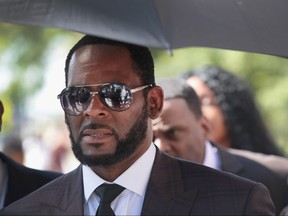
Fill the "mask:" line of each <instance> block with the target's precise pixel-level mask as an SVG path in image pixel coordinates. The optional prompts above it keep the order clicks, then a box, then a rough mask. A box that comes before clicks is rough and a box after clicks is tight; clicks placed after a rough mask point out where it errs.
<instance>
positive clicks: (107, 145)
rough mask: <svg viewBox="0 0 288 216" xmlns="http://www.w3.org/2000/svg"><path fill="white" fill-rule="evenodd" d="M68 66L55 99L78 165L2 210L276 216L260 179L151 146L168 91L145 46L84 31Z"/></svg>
mask: <svg viewBox="0 0 288 216" xmlns="http://www.w3.org/2000/svg"><path fill="white" fill-rule="evenodd" d="M65 65H66V66H65V77H66V88H65V89H64V90H63V91H62V92H61V93H60V94H59V95H58V98H59V99H60V102H61V105H62V108H63V110H64V112H65V121H66V124H67V126H68V129H69V133H70V139H71V143H72V150H73V152H74V154H75V156H76V158H77V159H78V160H79V161H80V162H81V165H79V167H78V168H76V169H75V170H73V171H71V172H69V173H67V174H64V175H63V176H62V177H59V178H58V179H56V180H55V181H53V182H51V183H50V184H48V185H45V186H44V187H42V188H41V189H39V190H37V191H36V192H35V193H33V194H29V195H28V196H26V197H25V198H24V199H21V200H19V201H17V202H15V203H13V204H11V205H10V206H8V207H6V208H5V209H4V211H5V212H7V213H11V214H17V213H22V214H23V213H24V214H38V215H47V214H48V215H83V214H84V215H95V214H97V215H101V214H104V213H106V211H107V212H108V211H109V213H110V214H111V215H113V214H114V213H115V215H203V214H210V215H211V214H218V215H237V214H248V215H251V214H252V215H257V214H258V215H273V214H274V205H273V202H272V200H271V197H270V194H269V191H268V190H267V188H266V187H265V186H263V185H262V184H260V183H256V182H252V181H249V180H247V179H243V178H240V177H238V176H235V175H232V174H229V173H224V172H220V171H217V170H214V169H211V168H208V167H205V166H202V165H199V164H195V163H192V162H187V161H183V160H180V159H175V158H172V157H170V156H168V155H166V154H164V153H162V152H161V151H159V149H158V148H157V147H156V146H155V145H154V144H153V142H152V139H153V131H152V120H153V119H156V118H157V117H158V116H159V115H160V113H161V110H162V106H163V92H162V89H161V88H160V87H159V86H157V85H156V84H155V78H154V62H153V58H152V56H151V52H150V51H149V49H148V48H147V47H142V46H138V45H133V44H129V43H124V42H118V41H113V40H109V39H105V38H100V37H96V36H89V35H86V36H84V37H83V38H82V39H80V41H78V42H77V43H76V44H75V45H74V46H73V47H72V49H71V50H70V52H69V53H68V56H67V59H66V64H65ZM111 188H112V190H110V189H111ZM112 191H113V192H115V194H113V195H114V196H113V197H110V195H111V193H112ZM110 192H111V193H110ZM116 192H117V193H116ZM107 196H108V197H110V200H109V201H106V199H105V197H107ZM103 202H108V204H107V205H104V204H103ZM109 204H110V205H109ZM104 211H105V212H104Z"/></svg>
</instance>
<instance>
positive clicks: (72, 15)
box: [0, 0, 288, 56]
mask: <svg viewBox="0 0 288 216" xmlns="http://www.w3.org/2000/svg"><path fill="white" fill-rule="evenodd" d="M287 20H288V1H286V0H278V1H271V0H0V21H2V22H10V23H20V24H29V25H36V26H46V27H56V28H63V29H67V30H73V31H77V32H81V33H85V34H93V35H98V36H103V37H107V38H112V39H116V40H121V41H126V42H131V43H135V44H139V45H146V46H149V47H154V48H162V49H168V50H171V49H175V48H182V47H190V46H201V47H213V48H224V49H232V50H240V51H248V52H256V53H264V54H272V55H278V56H288V46H287V45H286V43H287V38H288V22H287Z"/></svg>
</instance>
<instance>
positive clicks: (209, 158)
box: [203, 141, 221, 170]
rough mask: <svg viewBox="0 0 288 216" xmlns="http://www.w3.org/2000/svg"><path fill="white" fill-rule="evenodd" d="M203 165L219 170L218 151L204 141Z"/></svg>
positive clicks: (219, 159)
mask: <svg viewBox="0 0 288 216" xmlns="http://www.w3.org/2000/svg"><path fill="white" fill-rule="evenodd" d="M203 165H205V166H208V167H211V168H213V169H217V170H221V158H220V155H219V152H218V149H217V148H216V147H214V146H213V145H212V144H211V143H210V142H209V141H205V157H204V162H203Z"/></svg>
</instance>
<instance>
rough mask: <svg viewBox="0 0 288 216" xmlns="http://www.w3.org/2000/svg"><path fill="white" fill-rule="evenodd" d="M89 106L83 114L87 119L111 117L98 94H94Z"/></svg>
mask: <svg viewBox="0 0 288 216" xmlns="http://www.w3.org/2000/svg"><path fill="white" fill-rule="evenodd" d="M91 97H92V99H91V101H90V104H89V106H88V107H87V109H86V110H85V111H84V112H83V114H84V116H85V117H88V118H89V117H102V118H103V117H106V116H108V115H109V110H108V109H109V108H107V107H106V106H105V105H104V104H103V103H102V101H101V100H100V99H99V97H98V94H96V93H95V94H93V95H92V96H91Z"/></svg>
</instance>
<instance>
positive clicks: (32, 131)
mask: <svg viewBox="0 0 288 216" xmlns="http://www.w3.org/2000/svg"><path fill="white" fill-rule="evenodd" d="M80 37H82V34H78V33H72V32H68V31H63V30H56V29H44V28H36V27H26V26H18V25H8V24H0V54H1V55H0V56H1V57H0V99H1V100H2V101H3V103H4V106H5V113H4V116H3V126H2V131H1V133H0V141H1V139H2V138H3V137H4V136H5V135H7V134H9V133H11V132H14V133H16V134H18V135H21V138H22V139H23V144H24V151H25V165H27V166H30V167H34V168H39V169H50V170H58V171H63V172H67V171H70V170H71V169H73V168H75V166H77V165H78V161H76V159H75V158H74V156H73V154H72V151H71V149H70V141H69V136H68V133H67V128H66V125H65V123H64V116H63V111H62V109H61V106H60V102H59V100H58V99H57V95H58V94H59V93H60V92H61V90H62V89H63V88H64V86H65V83H64V62H65V59H66V55H67V53H68V51H69V49H70V48H71V47H72V45H73V44H74V43H75V42H76V41H78V39H79V38H80ZM152 53H153V56H154V59H155V70H156V78H158V77H164V76H174V75H179V74H180V73H182V72H184V71H186V70H190V69H193V68H196V67H200V66H203V65H207V64H208V65H209V64H210V65H211V64H212V65H216V66H220V67H222V68H224V69H226V70H228V71H231V72H233V73H235V74H236V75H238V76H240V77H241V78H243V79H245V80H246V81H247V83H248V84H249V85H250V86H251V88H252V89H253V90H254V92H255V99H256V100H257V102H258V103H259V106H260V109H261V112H262V114H263V117H264V119H265V121H266V123H267V125H268V127H269V129H270V130H271V133H272V134H273V135H274V137H275V139H276V141H277V144H278V145H279V146H280V147H281V148H282V149H283V151H284V152H285V153H286V155H287V153H288V145H287V142H288V128H287V126H286V122H287V121H288V112H287V107H288V91H287V85H288V76H287V74H288V62H287V59H285V58H279V57H274V56H268V55H262V54H255V53H245V52H238V51H229V50H220V49H212V48H199V47H194V48H189V49H188V48H186V49H179V50H174V51H173V56H172V57H171V56H169V54H168V52H166V51H159V50H152Z"/></svg>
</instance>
